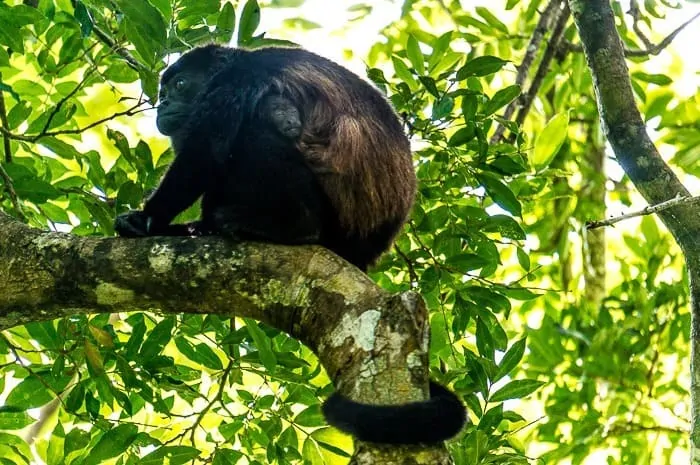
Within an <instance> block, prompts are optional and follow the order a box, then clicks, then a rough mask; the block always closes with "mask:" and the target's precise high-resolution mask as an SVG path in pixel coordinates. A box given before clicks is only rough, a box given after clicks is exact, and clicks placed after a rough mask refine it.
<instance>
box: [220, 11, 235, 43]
mask: <svg viewBox="0 0 700 465" xmlns="http://www.w3.org/2000/svg"><path fill="white" fill-rule="evenodd" d="M235 28H236V10H235V9H234V8H233V4H232V3H231V2H226V3H224V6H222V7H221V12H220V13H219V17H218V18H217V19H216V35H217V38H218V39H219V40H220V41H221V42H226V43H228V42H231V39H232V38H233V30H234V29H235Z"/></svg>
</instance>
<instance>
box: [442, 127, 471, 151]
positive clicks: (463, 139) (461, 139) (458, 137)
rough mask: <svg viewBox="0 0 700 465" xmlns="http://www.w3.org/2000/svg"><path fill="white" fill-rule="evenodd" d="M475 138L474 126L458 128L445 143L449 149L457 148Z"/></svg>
mask: <svg viewBox="0 0 700 465" xmlns="http://www.w3.org/2000/svg"><path fill="white" fill-rule="evenodd" d="M474 137H476V128H475V127H474V125H473V124H472V125H468V126H466V127H463V128H460V129H458V130H457V132H455V133H454V134H452V137H450V140H449V141H447V145H449V146H450V147H459V146H460V145H465V144H466V143H467V142H469V141H471V140H472V139H474Z"/></svg>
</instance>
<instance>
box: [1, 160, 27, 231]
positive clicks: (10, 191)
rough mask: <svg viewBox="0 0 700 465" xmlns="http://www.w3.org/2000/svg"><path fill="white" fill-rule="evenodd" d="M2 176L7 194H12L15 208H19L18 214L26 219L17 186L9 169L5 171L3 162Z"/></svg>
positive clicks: (11, 199) (11, 200) (11, 198)
mask: <svg viewBox="0 0 700 465" xmlns="http://www.w3.org/2000/svg"><path fill="white" fill-rule="evenodd" d="M0 178H2V183H3V184H4V186H5V191H7V195H8V196H10V202H12V206H13V207H15V210H17V215H19V217H20V219H24V214H22V209H21V208H20V205H19V198H18V197H17V192H15V186H14V185H13V184H12V178H11V177H10V175H9V174H8V173H7V171H5V167H4V166H2V164H0Z"/></svg>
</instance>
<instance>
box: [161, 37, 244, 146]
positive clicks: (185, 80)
mask: <svg viewBox="0 0 700 465" xmlns="http://www.w3.org/2000/svg"><path fill="white" fill-rule="evenodd" d="M235 55H236V51H235V49H231V48H227V47H222V46H220V45H215V44H211V45H205V46H204V47H199V48H195V49H193V50H190V51H189V52H187V53H185V54H184V55H182V56H181V57H180V58H179V59H178V60H177V61H176V62H175V63H173V64H172V65H170V66H169V67H168V69H166V70H165V72H164V73H163V76H162V77H161V79H160V93H159V94H158V100H159V101H160V104H159V105H158V115H157V117H156V126H157V127H158V130H159V131H160V132H161V134H163V135H166V136H173V135H176V134H177V132H178V131H179V130H180V129H181V128H182V127H183V126H184V124H185V123H186V122H187V119H188V118H189V116H190V115H191V114H192V110H193V106H194V102H195V101H196V97H197V95H198V94H199V93H200V92H202V91H203V90H204V89H205V88H206V85H207V83H208V82H209V80H210V79H211V77H212V76H214V75H215V74H216V73H217V72H218V71H219V70H220V69H221V68H222V67H223V66H224V65H225V64H226V63H227V62H228V61H229V60H231V59H232V58H233V57H235Z"/></svg>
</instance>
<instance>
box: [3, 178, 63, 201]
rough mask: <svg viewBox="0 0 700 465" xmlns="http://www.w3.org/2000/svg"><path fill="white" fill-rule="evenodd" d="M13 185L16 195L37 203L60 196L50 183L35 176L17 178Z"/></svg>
mask: <svg viewBox="0 0 700 465" xmlns="http://www.w3.org/2000/svg"><path fill="white" fill-rule="evenodd" d="M14 186H15V191H16V192H17V195H18V196H20V197H22V198H24V199H27V200H29V201H31V202H34V203H37V204H41V203H44V202H46V201H47V200H49V199H55V198H57V197H60V196H61V193H60V192H59V191H58V190H56V188H54V187H53V186H52V185H51V184H49V183H48V182H45V181H42V180H41V179H37V178H35V179H31V178H27V179H20V180H17V181H15V184H14Z"/></svg>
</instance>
